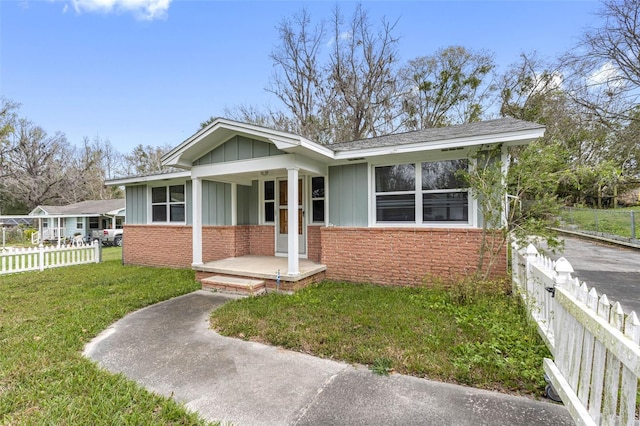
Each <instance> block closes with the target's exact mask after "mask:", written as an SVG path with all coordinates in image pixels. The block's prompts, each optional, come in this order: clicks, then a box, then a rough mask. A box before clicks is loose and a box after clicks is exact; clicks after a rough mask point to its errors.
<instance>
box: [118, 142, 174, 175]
mask: <svg viewBox="0 0 640 426" xmlns="http://www.w3.org/2000/svg"><path fill="white" fill-rule="evenodd" d="M170 150H171V146H168V145H165V146H157V147H153V146H151V145H147V146H143V145H142V144H139V145H137V146H136V147H135V148H133V150H132V151H131V152H130V153H129V154H125V156H124V158H125V169H126V174H128V175H143V174H150V173H157V172H160V171H163V170H170V169H171V168H167V167H164V166H163V165H162V156H163V155H164V154H166V153H167V152H169V151H170Z"/></svg>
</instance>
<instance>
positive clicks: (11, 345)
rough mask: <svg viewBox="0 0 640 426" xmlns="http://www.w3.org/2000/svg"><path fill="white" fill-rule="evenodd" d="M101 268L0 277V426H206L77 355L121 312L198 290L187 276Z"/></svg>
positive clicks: (113, 253) (114, 264)
mask: <svg viewBox="0 0 640 426" xmlns="http://www.w3.org/2000/svg"><path fill="white" fill-rule="evenodd" d="M120 257H121V249H119V248H108V249H105V250H104V252H103V258H104V259H113V260H107V261H105V262H103V263H101V264H88V265H81V266H72V267H64V268H57V269H50V270H46V271H44V272H30V273H22V274H15V275H10V276H3V277H0V423H1V424H9V425H14V424H16V425H17V424H20V425H22V424H25V425H26V424H29V425H31V424H51V425H53V424H56V425H58V424H61V425H96V424H109V425H116V424H144V425H146V424H160V425H174V424H175V425H177V424H180V425H185V424H189V425H191V424H205V423H204V422H203V421H201V420H199V419H198V418H197V417H196V415H194V414H191V413H188V412H186V410H185V409H184V408H182V407H181V406H180V405H179V404H177V403H176V402H174V401H173V400H171V399H169V398H164V397H160V396H157V395H153V394H151V393H149V392H147V391H146V390H144V389H143V388H142V387H141V386H139V385H137V384H136V383H134V382H132V381H130V380H128V379H126V378H124V376H122V375H112V374H109V373H107V372H105V371H102V370H100V369H98V368H97V367H96V366H95V364H94V363H92V362H91V361H89V360H87V359H85V358H84V357H83V356H82V354H81V352H82V349H83V347H84V345H85V344H86V343H87V342H88V341H89V340H91V339H92V338H93V337H94V336H96V335H97V334H98V333H100V332H101V331H102V330H104V329H105V328H107V327H108V326H109V325H110V324H112V323H113V322H114V321H116V320H117V319H119V318H121V317H123V316H124V315H126V314H127V313H129V312H131V311H134V310H136V309H139V308H141V307H143V306H147V305H150V304H153V303H156V302H159V301H162V300H166V299H169V298H171V297H174V296H178V295H181V294H185V293H189V292H191V291H193V290H196V289H198V288H199V286H198V285H197V284H196V283H195V282H194V275H193V272H192V271H186V270H175V269H160V268H145V267H134V266H122V265H121V263H120Z"/></svg>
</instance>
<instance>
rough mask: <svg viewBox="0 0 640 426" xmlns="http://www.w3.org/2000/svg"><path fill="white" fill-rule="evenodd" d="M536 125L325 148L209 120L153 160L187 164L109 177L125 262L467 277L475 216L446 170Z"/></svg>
mask: <svg viewBox="0 0 640 426" xmlns="http://www.w3.org/2000/svg"><path fill="white" fill-rule="evenodd" d="M543 133H544V128H543V127H542V126H539V125H537V124H533V123H528V122H524V121H519V120H514V119H500V120H493V121H488V122H483V123H474V124H468V125H461V126H453V127H450V128H445V129H429V130H423V131H417V132H410V133H404V134H399V135H390V136H385V137H380V138H373V139H367V140H361V141H354V142H348V143H341V144H334V145H330V146H322V145H318V144H316V143H314V142H312V141H309V140H306V139H305V138H302V137H300V136H296V135H293V134H289V133H285V132H280V131H275V130H270V129H266V128H262V127H258V126H253V125H248V124H244V123H238V122H234V121H230V120H225V119H218V120H216V121H214V122H213V123H212V124H211V125H209V126H208V127H207V128H205V129H203V130H201V131H200V132H198V133H196V134H195V135H193V136H192V137H191V138H189V139H187V140H186V141H185V142H183V143H182V144H180V145H179V146H178V147H176V148H175V149H173V150H172V151H171V152H169V153H168V154H167V155H166V156H165V157H164V158H163V162H164V164H165V165H168V166H173V167H176V168H180V169H183V170H184V171H179V172H171V173H162V174H158V175H153V176H140V177H130V178H123V179H116V180H112V181H110V182H109V184H111V185H124V186H125V188H126V220H125V222H126V225H125V226H124V233H125V234H126V239H125V241H126V244H125V246H124V254H123V255H124V261H125V262H126V263H132V264H144V265H163V266H167V265H168V266H174V267H193V268H194V269H196V270H199V269H201V267H202V266H203V265H206V264H207V263H208V262H211V261H216V260H219V259H226V258H234V257H241V256H247V255H259V256H274V257H286V258H287V263H286V264H287V268H286V271H281V273H282V274H283V275H286V276H289V277H294V276H296V275H299V274H300V267H299V265H300V259H308V260H310V261H313V262H316V263H320V264H323V265H326V271H325V273H326V278H330V279H341V280H348V281H358V282H373V283H380V284H406V285H415V284H418V283H420V282H421V280H422V279H423V278H424V277H425V276H427V275H438V276H447V277H449V276H455V275H462V274H466V273H469V272H473V269H474V268H475V265H476V260H477V255H478V249H479V245H480V239H481V229H480V228H481V222H482V218H481V217H479V213H478V206H477V203H476V201H475V200H474V199H473V197H472V194H471V193H470V191H469V189H468V188H465V187H464V183H463V182H462V181H461V180H460V179H459V178H458V174H457V173H456V172H457V171H458V170H461V169H466V168H469V167H473V161H472V160H471V155H472V154H473V153H474V152H477V151H478V150H479V149H486V148H487V147H488V146H490V145H494V144H500V145H501V146H502V147H503V153H504V155H506V147H508V146H511V145H519V144H525V143H528V142H530V141H532V140H535V139H537V138H538V137H540V136H542V135H543ZM504 163H505V164H506V161H505V162H504ZM497 268H499V269H501V270H502V271H501V272H502V273H503V274H504V272H505V271H506V256H505V263H503V264H502V265H497Z"/></svg>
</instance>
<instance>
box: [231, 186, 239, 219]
mask: <svg viewBox="0 0 640 426" xmlns="http://www.w3.org/2000/svg"><path fill="white" fill-rule="evenodd" d="M237 224H238V184H237V183H232V184H231V226H236V225H237Z"/></svg>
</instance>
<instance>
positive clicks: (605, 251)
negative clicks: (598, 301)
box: [551, 237, 640, 314]
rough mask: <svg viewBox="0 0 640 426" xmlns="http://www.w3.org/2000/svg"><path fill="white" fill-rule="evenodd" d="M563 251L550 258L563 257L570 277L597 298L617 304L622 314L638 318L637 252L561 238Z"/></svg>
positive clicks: (639, 268)
mask: <svg viewBox="0 0 640 426" xmlns="http://www.w3.org/2000/svg"><path fill="white" fill-rule="evenodd" d="M563 239H564V250H563V251H562V252H559V253H556V254H554V255H552V256H551V257H552V258H553V259H558V258H559V257H560V256H564V257H565V258H566V259H567V260H568V261H569V263H571V266H573V269H574V271H575V272H574V273H573V274H572V276H574V277H578V278H580V280H581V281H585V282H586V283H587V286H589V288H591V287H595V288H596V291H597V292H598V294H606V295H607V297H608V298H609V300H610V301H612V303H613V302H620V304H621V305H622V308H623V309H624V311H625V312H626V313H629V312H631V311H635V312H636V313H637V314H640V250H637V249H632V248H626V247H619V246H612V245H606V244H603V243H595V242H590V241H587V240H581V239H577V238H569V237H563Z"/></svg>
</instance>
